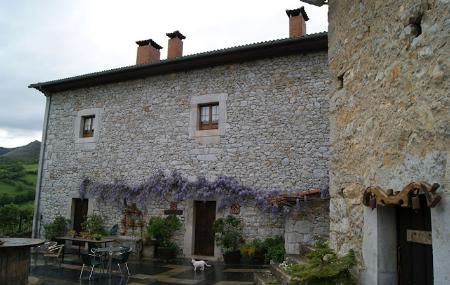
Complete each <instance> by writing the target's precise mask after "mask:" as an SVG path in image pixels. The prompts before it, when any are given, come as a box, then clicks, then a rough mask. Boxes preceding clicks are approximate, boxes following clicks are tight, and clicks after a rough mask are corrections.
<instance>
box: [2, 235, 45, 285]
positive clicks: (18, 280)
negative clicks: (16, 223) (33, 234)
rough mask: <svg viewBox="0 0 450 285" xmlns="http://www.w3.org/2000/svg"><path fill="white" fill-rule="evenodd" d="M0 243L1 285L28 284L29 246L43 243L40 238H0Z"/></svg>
mask: <svg viewBox="0 0 450 285" xmlns="http://www.w3.org/2000/svg"><path fill="white" fill-rule="evenodd" d="M1 241H2V242H3V243H2V244H0V283H1V284H2V285H13V284H14V285H25V284H28V273H29V266H30V247H33V246H38V245H41V244H43V243H44V242H45V241H44V240H41V239H31V238H2V239H1Z"/></svg>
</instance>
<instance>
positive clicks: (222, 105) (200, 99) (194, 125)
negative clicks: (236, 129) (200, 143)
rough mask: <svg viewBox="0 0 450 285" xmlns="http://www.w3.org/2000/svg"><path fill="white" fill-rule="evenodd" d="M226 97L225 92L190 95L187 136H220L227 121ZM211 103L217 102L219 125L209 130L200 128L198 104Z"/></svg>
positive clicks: (222, 134) (223, 132)
mask: <svg viewBox="0 0 450 285" xmlns="http://www.w3.org/2000/svg"><path fill="white" fill-rule="evenodd" d="M227 97H228V95H227V94H226V93H219V94H207V95H200V96H193V97H191V109H190V120H189V138H198V137H220V136H224V135H225V130H226V123H227ZM211 103H219V127H218V128H217V129H211V130H200V128H199V126H200V121H199V120H200V115H199V110H200V108H199V106H201V105H204V104H211Z"/></svg>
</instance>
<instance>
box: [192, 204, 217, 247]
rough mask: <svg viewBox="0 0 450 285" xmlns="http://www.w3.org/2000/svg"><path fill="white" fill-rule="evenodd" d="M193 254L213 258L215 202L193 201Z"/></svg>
mask: <svg viewBox="0 0 450 285" xmlns="http://www.w3.org/2000/svg"><path fill="white" fill-rule="evenodd" d="M194 207H195V243H194V254H196V255H205V256H214V232H213V224H214V221H215V220H216V202H215V201H207V202H203V201H195V204H194Z"/></svg>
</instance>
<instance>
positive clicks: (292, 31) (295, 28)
mask: <svg viewBox="0 0 450 285" xmlns="http://www.w3.org/2000/svg"><path fill="white" fill-rule="evenodd" d="M286 14H287V15H288V17H289V37H290V38H292V37H300V36H303V35H305V34H306V23H305V21H308V20H309V18H308V15H306V12H305V8H304V7H303V6H302V7H300V8H298V9H293V10H286Z"/></svg>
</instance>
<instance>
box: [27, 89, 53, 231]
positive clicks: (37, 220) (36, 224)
mask: <svg viewBox="0 0 450 285" xmlns="http://www.w3.org/2000/svg"><path fill="white" fill-rule="evenodd" d="M44 95H45V96H46V102H45V115H44V124H43V127H42V143H41V150H40V151H39V166H38V175H37V181H36V193H35V197H34V215H33V228H32V231H31V235H32V237H33V238H38V237H40V235H41V212H40V204H41V188H42V187H41V184H42V176H43V172H44V156H45V149H46V145H47V131H48V117H49V113H50V105H51V101H52V97H51V96H49V95H47V94H45V93H44Z"/></svg>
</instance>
